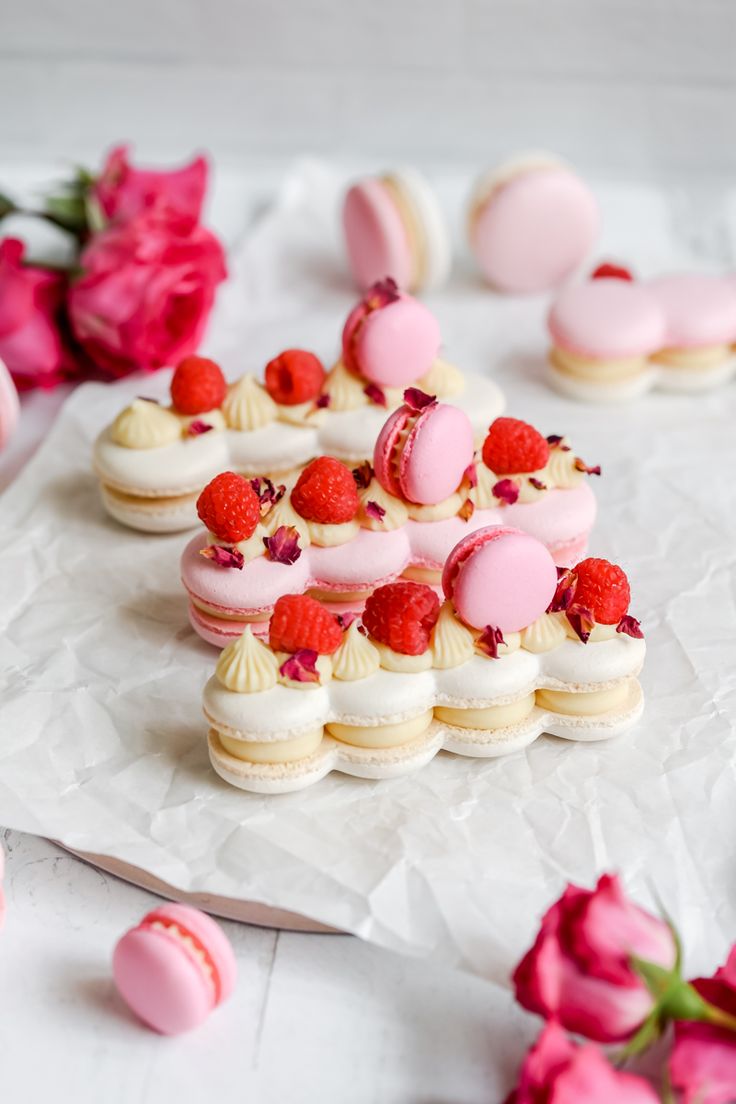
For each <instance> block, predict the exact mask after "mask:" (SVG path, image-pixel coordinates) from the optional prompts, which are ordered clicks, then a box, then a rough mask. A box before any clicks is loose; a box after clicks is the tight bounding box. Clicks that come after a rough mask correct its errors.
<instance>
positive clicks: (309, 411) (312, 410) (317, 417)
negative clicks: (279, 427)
mask: <svg viewBox="0 0 736 1104" xmlns="http://www.w3.org/2000/svg"><path fill="white" fill-rule="evenodd" d="M277 411H278V414H277V417H278V420H279V421H280V422H286V424H287V425H295V426H304V425H310V426H312V425H321V424H322V422H323V421H324V420H325V416H326V414H327V411H326V410H325V409H324V408H323V407H320V406H317V403H316V402H315V400H314V399H310V400H309V402H304V403H294V404H293V405H291V406H287V405H286V404H283V405H281V404H279V406H278V407H277Z"/></svg>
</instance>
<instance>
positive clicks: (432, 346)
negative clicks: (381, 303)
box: [353, 295, 441, 387]
mask: <svg viewBox="0 0 736 1104" xmlns="http://www.w3.org/2000/svg"><path fill="white" fill-rule="evenodd" d="M440 340H441V338H440V327H439V322H438V321H437V319H436V318H435V316H434V315H433V314H432V312H431V311H430V310H429V308H428V307H425V306H424V304H423V303H420V302H419V300H418V299H413V298H412V297H411V296H410V295H402V296H401V298H399V299H396V300H394V302H392V303H388V304H387V305H386V306H385V307H381V308H380V309H379V310H374V311H371V312H370V314H367V315H366V316H365V319H364V321H363V324H362V326H361V327H360V329H359V330H358V332H357V334H356V336H355V343H354V346H353V356H354V361H355V363H356V365H357V367H358V369H359V371H360V372H361V374H362V375H363V376H365V378H366V379H368V380H370V381H371V383H375V384H377V385H378V386H379V387H408V386H409V385H410V384H412V383H415V382H416V381H417V380H418V379H419V378H420V376H423V375H424V373H425V372H428V371H429V369H430V368H431V367H432V363H433V361H434V360H435V358H436V357H437V354H438V353H439V349H440Z"/></svg>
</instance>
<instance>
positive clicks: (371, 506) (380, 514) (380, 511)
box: [365, 502, 386, 521]
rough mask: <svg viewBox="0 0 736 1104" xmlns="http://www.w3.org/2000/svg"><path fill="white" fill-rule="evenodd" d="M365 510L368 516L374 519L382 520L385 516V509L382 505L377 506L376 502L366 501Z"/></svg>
mask: <svg viewBox="0 0 736 1104" xmlns="http://www.w3.org/2000/svg"><path fill="white" fill-rule="evenodd" d="M365 512H366V514H367V515H368V517H370V518H373V519H374V521H383V519H384V517H385V516H386V511H385V510H384V508H383V506H379V505H378V503H377V502H366V504H365Z"/></svg>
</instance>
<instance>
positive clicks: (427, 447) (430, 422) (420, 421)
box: [373, 389, 474, 505]
mask: <svg viewBox="0 0 736 1104" xmlns="http://www.w3.org/2000/svg"><path fill="white" fill-rule="evenodd" d="M405 399H406V400H407V401H405V402H404V405H403V406H400V407H399V409H398V410H396V411H394V413H393V414H391V416H390V417H389V418H388V420H387V421H386V422H385V424H384V426H383V429H382V430H381V432H380V433H379V435H378V439H377V441H376V447H375V449H374V452H373V469H374V471H375V473H376V479H377V480H378V482H379V483H380V484H381V486H382V487H383V489H384V490H385V491H388V493H389V494H392V495H396V497H397V498H406V499H408V500H409V502H416V503H418V504H420V505H433V504H434V503H437V502H442V501H443V500H444V499H445V498H448V497H449V496H450V495H451V494H453V493H454V492H455V491H456V490H457V488H458V487H459V486H460V483H461V482H462V478H463V473H464V472H465V470H466V468H467V467H468V466H469V464H470V463H471V462H472V459H473V452H474V445H473V427H472V425H471V423H470V419H469V418H468V416H467V414H465V413H464V411H462V410H459V409H458V408H457V407H456V406H448V405H446V404H445V403H438V402H437V401H436V400H434V399H431V398H430V397H429V396H428V395H423V394H422V392H420V391H415V390H414V389H409V390H408V391H407V392H406V394H405ZM417 404H426V405H419V406H418V405H417Z"/></svg>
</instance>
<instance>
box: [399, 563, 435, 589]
mask: <svg viewBox="0 0 736 1104" xmlns="http://www.w3.org/2000/svg"><path fill="white" fill-rule="evenodd" d="M401 574H402V577H403V578H404V579H413V580H414V582H415V583H427V585H428V586H438V585H439V584H440V583H441V582H442V568H441V567H440V568H437V567H413V566H409V567H407V568H405V569H404V571H402V573H401Z"/></svg>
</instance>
